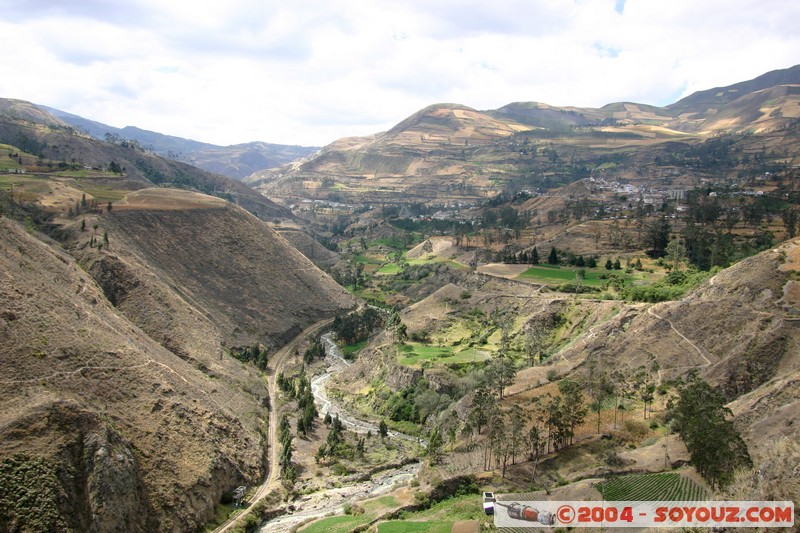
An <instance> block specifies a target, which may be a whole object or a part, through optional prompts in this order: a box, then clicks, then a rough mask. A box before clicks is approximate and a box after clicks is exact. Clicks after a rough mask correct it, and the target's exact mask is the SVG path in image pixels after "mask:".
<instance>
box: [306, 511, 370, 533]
mask: <svg viewBox="0 0 800 533" xmlns="http://www.w3.org/2000/svg"><path fill="white" fill-rule="evenodd" d="M369 520H370V517H368V516H365V515H361V516H351V515H342V516H332V517H329V518H323V519H322V520H317V521H315V522H313V523H311V524H310V525H309V526H307V527H305V528H303V529H301V530H300V531H302V532H303V533H347V532H348V531H352V530H353V528H355V527H357V526H360V525H363V524H366V523H367V522H369Z"/></svg>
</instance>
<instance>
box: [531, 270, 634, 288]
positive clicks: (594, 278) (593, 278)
mask: <svg viewBox="0 0 800 533" xmlns="http://www.w3.org/2000/svg"><path fill="white" fill-rule="evenodd" d="M578 270H581V269H579V268H572V267H570V268H567V267H563V268H559V267H546V266H532V267H530V268H529V269H528V270H526V271H525V272H523V273H522V274H520V275H519V276H518V277H517V279H520V280H524V281H536V282H539V283H549V284H553V283H557V284H561V283H567V282H570V281H574V280H575V277H576V275H577V272H578ZM583 270H585V277H584V279H583V281H582V283H583V284H584V285H588V286H590V287H600V286H602V285H603V282H604V281H605V280H603V279H600V277H599V276H600V275H601V274H603V273H607V271H605V270H603V271H600V270H589V269H583ZM614 272H615V273H617V274H619V275H621V276H624V277H627V276H626V275H625V274H620V271H614Z"/></svg>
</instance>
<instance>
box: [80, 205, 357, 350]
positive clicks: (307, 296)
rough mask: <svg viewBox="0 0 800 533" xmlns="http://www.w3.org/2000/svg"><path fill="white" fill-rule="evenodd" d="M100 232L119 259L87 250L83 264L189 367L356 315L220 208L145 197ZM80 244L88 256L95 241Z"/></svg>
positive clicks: (275, 241) (260, 228) (295, 255)
mask: <svg viewBox="0 0 800 533" xmlns="http://www.w3.org/2000/svg"><path fill="white" fill-rule="evenodd" d="M99 224H100V226H102V231H108V233H109V241H110V250H109V251H108V252H103V253H97V251H96V250H89V249H86V248H83V249H82V250H81V251H80V252H79V255H80V257H81V260H82V262H84V263H85V264H86V266H87V269H88V270H89V271H90V272H91V273H92V275H93V276H94V277H95V278H96V279H97V280H98V283H99V284H100V285H101V286H102V287H103V290H104V291H105V293H106V294H107V295H108V297H109V299H110V300H111V301H112V302H114V303H115V304H116V305H117V306H118V307H119V308H120V309H121V310H122V311H123V312H124V313H125V315H126V316H128V317H129V318H130V319H131V320H133V321H134V322H135V323H136V324H138V325H139V326H140V327H142V328H143V329H144V330H145V331H146V332H147V333H148V334H150V335H151V336H152V337H153V338H155V339H158V340H159V341H160V342H162V344H164V345H165V346H168V347H170V349H172V350H173V351H176V353H183V354H186V356H187V357H194V355H193V354H197V353H203V354H208V355H213V356H218V355H219V354H220V353H221V349H222V347H223V346H228V347H236V346H244V345H251V344H253V343H255V342H260V343H262V344H264V345H266V346H268V347H271V348H275V347H279V346H282V345H283V344H285V343H286V342H287V341H288V340H290V339H291V338H292V337H294V336H295V335H296V334H297V333H299V332H300V331H302V330H303V329H304V328H305V327H307V326H309V325H311V324H313V323H314V322H316V321H318V320H320V319H322V318H326V317H331V316H334V315H336V314H338V313H340V312H342V311H343V310H345V309H349V308H351V307H353V306H354V305H355V300H354V299H353V298H352V297H351V296H350V295H349V293H347V292H346V291H345V290H344V289H342V288H341V287H340V286H339V285H337V284H336V283H335V282H334V281H333V280H332V279H331V278H330V277H329V276H327V275H326V274H324V273H323V272H322V271H320V270H319V269H318V268H317V267H316V266H314V264H313V263H312V262H311V261H309V260H308V259H307V258H306V257H305V256H303V255H302V254H301V253H300V252H298V251H297V250H296V249H295V248H293V247H292V246H291V245H290V244H289V243H288V242H287V241H286V240H285V239H283V238H282V237H281V236H280V235H278V234H277V233H275V232H274V231H273V230H272V229H270V228H269V227H268V226H267V225H266V224H265V223H264V222H262V221H261V220H258V219H257V218H255V217H253V216H251V215H250V214H248V213H246V212H245V211H243V210H242V209H239V208H237V207H235V206H233V205H231V204H229V203H228V202H225V201H223V200H219V199H217V198H212V197H210V196H205V195H202V194H199V193H190V192H187V191H180V190H165V189H146V190H142V191H137V192H135V193H132V194H129V195H128V196H127V198H126V200H125V201H124V202H122V203H120V204H118V205H117V206H116V207H114V209H113V210H112V211H111V212H110V213H106V214H103V215H102V216H101V217H100V219H99ZM98 231H101V230H100V229H98ZM87 233H88V232H87ZM79 238H80V239H81V240H80V241H79V242H78V243H77V244H76V246H77V247H79V248H80V247H82V246H83V245H84V242H83V241H86V240H88V239H89V235H88V234H84V235H82V236H80V237H79Z"/></svg>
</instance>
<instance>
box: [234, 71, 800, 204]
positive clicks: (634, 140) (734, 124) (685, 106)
mask: <svg viewBox="0 0 800 533" xmlns="http://www.w3.org/2000/svg"><path fill="white" fill-rule="evenodd" d="M720 136H725V137H726V140H725V142H724V143H722V144H723V147H722V148H723V149H724V153H720V147H718V146H715V143H717V144H719V142H720V141H719V137H720ZM762 152H763V153H762ZM756 153H759V156H758V157H753V155H754V154H756ZM712 154H713V156H712ZM797 154H800V65H798V66H795V67H792V68H789V69H785V70H779V71H774V72H770V73H767V74H764V75H763V76H759V77H758V78H756V79H754V80H750V81H747V82H742V83H738V84H735V85H732V86H730V87H724V88H717V89H711V90H708V91H701V92H698V93H695V94H693V95H691V96H688V97H686V98H683V99H682V100H680V101H678V102H676V103H674V104H671V105H668V106H666V107H657V106H652V105H647V104H640V103H632V102H616V103H611V104H608V105H605V106H603V107H601V108H598V109H595V108H579V107H556V106H550V105H548V104H544V103H539V102H515V103H511V104H508V105H506V106H503V107H501V108H499V109H496V110H486V111H479V110H475V109H471V108H469V107H466V106H463V105H459V104H450V103H448V104H436V105H432V106H429V107H426V108H425V109H422V110H420V111H419V112H417V113H415V114H413V115H412V116H410V117H408V118H407V119H405V120H403V121H402V122H400V123H399V124H397V125H396V126H395V127H393V128H392V129H390V130H389V131H387V132H383V133H376V134H374V135H371V136H368V137H360V138H347V139H340V140H338V141H336V142H334V143H332V144H330V145H328V146H326V147H324V148H323V149H322V150H320V151H319V152H317V153H316V154H315V155H314V156H312V157H310V158H309V159H307V160H305V161H301V162H294V163H292V164H288V165H284V166H283V167H281V168H278V169H271V170H265V171H260V172H257V173H255V174H254V175H252V176H250V177H248V178H246V180H245V181H246V182H247V183H250V184H253V185H254V186H255V187H257V188H259V189H261V190H262V191H263V192H264V193H265V194H266V195H268V196H269V197H272V198H279V197H285V198H288V199H291V200H293V201H294V200H298V199H304V198H305V199H308V198H311V199H328V200H336V201H345V202H351V203H414V202H422V203H437V204H443V203H448V202H474V201H479V200H480V199H482V198H486V197H490V196H493V195H496V194H498V193H499V192H501V191H507V190H518V189H537V190H547V189H551V188H553V187H559V186H563V185H566V184H568V183H571V182H573V181H576V180H578V179H581V178H585V177H588V176H590V175H593V173H595V172H597V173H598V174H600V173H602V175H603V176H604V177H608V178H611V179H616V180H635V181H639V182H643V183H651V184H656V183H658V184H660V185H661V186H664V185H666V186H669V185H670V183H671V181H670V180H671V178H668V179H666V180H665V176H667V177H669V176H682V179H683V181H684V182H686V181H697V180H702V179H708V178H715V177H723V176H725V175H728V176H729V175H730V174H731V173H734V174H738V173H744V174H752V173H758V172H762V173H763V172H765V171H774V170H775V169H777V168H778V167H780V166H781V165H783V166H784V167H785V166H786V165H791V164H792V162H794V164H796V163H800V161H799V160H798V155H797ZM768 156H769V157H768ZM768 160H769V161H768ZM775 165H778V167H776V166H775ZM781 168H783V167H781ZM787 168H790V167H787Z"/></svg>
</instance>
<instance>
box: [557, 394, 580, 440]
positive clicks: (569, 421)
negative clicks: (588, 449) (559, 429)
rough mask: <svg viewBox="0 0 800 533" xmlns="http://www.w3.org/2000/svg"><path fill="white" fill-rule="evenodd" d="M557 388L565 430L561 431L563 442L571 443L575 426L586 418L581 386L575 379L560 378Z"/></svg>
mask: <svg viewBox="0 0 800 533" xmlns="http://www.w3.org/2000/svg"><path fill="white" fill-rule="evenodd" d="M558 390H559V392H560V393H561V396H562V397H563V412H562V413H560V416H562V417H563V422H564V424H566V426H567V430H565V431H563V436H564V437H565V444H572V438H573V437H574V436H575V427H576V426H578V425H580V424H582V423H583V421H584V420H585V419H586V413H587V411H586V406H585V405H584V403H585V402H584V399H583V387H582V386H581V385H580V383H578V382H577V381H572V380H571V379H562V380H561V381H559V383H558Z"/></svg>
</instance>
